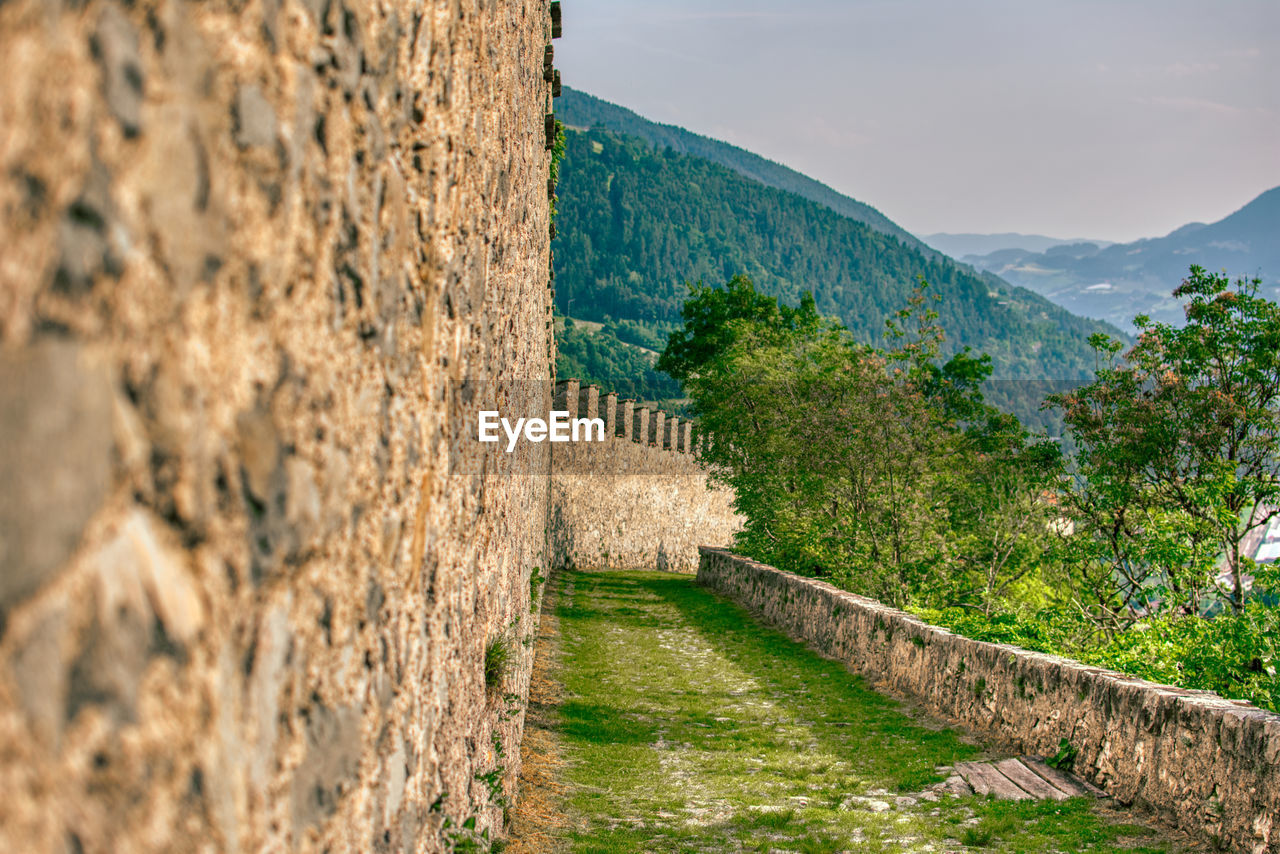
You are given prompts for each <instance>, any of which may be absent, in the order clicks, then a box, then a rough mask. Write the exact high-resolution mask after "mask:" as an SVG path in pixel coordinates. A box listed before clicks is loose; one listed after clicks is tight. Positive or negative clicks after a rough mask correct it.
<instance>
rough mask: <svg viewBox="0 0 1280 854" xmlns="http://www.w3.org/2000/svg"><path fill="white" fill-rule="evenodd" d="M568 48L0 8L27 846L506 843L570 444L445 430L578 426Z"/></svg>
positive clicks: (2, 420) (1, 591)
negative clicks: (540, 416)
mask: <svg viewBox="0 0 1280 854" xmlns="http://www.w3.org/2000/svg"><path fill="white" fill-rule="evenodd" d="M557 11H558V10H557ZM551 36H552V24H551V14H550V7H549V4H548V3H547V2H546V0H504V2H501V3H494V2H483V0H405V2H401V3H395V4H385V3H376V2H370V0H212V2H206V3H187V2H180V0H135V2H129V3H123V2H104V0H88V2H74V3H72V2H66V3H61V2H58V0H7V2H4V3H0V59H2V60H3V67H4V80H3V83H0V246H2V247H3V251H0V484H3V487H0V623H2V624H3V625H2V626H0V632H2V634H0V792H3V797H2V798H0V850H5V851H24V852H40V851H54V852H64V851H76V852H79V851H86V852H96V851H102V852H125V851H197V850H205V851H249V850H281V849H295V850H315V851H321V850H324V851H330V850H331V851H387V850H396V851H436V850H442V849H444V848H445V847H446V846H447V845H448V844H449V842H450V839H451V838H457V837H459V836H465V835H470V834H472V833H473V832H474V833H476V834H479V833H480V832H481V831H486V832H489V831H493V830H494V829H495V828H496V827H497V826H498V824H499V823H500V820H501V813H502V808H501V802H502V800H503V798H504V797H508V796H509V795H510V788H511V783H512V781H513V780H514V771H515V769H514V763H515V762H516V761H517V756H518V750H517V749H516V746H517V745H518V741H519V737H520V727H521V719H522V718H521V712H522V709H523V700H524V696H525V693H526V690H527V679H528V672H529V664H530V655H531V653H530V651H529V647H528V646H527V645H526V643H525V642H526V641H528V640H530V639H531V636H532V633H533V626H532V625H531V621H532V619H533V615H531V613H530V610H531V609H530V595H531V590H530V586H531V585H530V580H531V575H532V573H533V570H534V568H535V567H536V566H539V565H542V566H545V565H546V552H545V549H546V539H545V529H546V508H547V506H548V501H547V497H548V479H547V476H546V474H547V472H548V466H549V464H550V455H549V454H548V453H547V452H546V451H545V449H539V448H531V449H528V450H527V451H522V452H521V453H523V454H525V455H526V457H527V458H526V459H524V460H523V461H522V465H523V466H524V470H525V471H528V472H534V473H539V472H540V473H541V475H540V476H530V477H521V478H510V477H500V476H491V475H486V474H479V475H474V476H467V475H456V474H451V473H450V472H451V471H452V469H451V468H450V465H449V460H448V448H449V446H450V442H451V436H452V434H453V433H454V432H456V431H457V430H458V429H460V427H459V425H458V424H457V423H455V422H454V421H453V420H452V419H451V418H450V417H448V413H449V412H450V411H451V409H450V407H453V408H454V409H455V410H460V411H463V412H465V411H466V410H467V409H468V407H469V406H470V404H469V398H468V397H467V395H466V389H467V387H468V384H470V383H485V384H489V385H490V386H491V387H492V386H497V387H509V388H510V389H511V394H512V395H517V396H524V397H527V398H529V399H528V400H526V401H524V404H525V405H527V406H529V407H530V408H540V409H544V410H545V409H546V408H547V406H548V404H549V401H550V394H551V387H550V372H551V362H550V358H551V355H552V342H551V340H550V332H549V330H548V328H547V326H548V324H547V320H548V319H549V317H550V314H549V312H550V299H549V292H548V288H547V284H548V262H549V257H548V236H549V229H550V223H549V220H548V203H547V180H548V163H549V155H548V153H547V150H546V125H545V122H544V117H545V114H546V113H547V112H548V109H549V102H550V87H551V84H550V83H549V82H548V80H547V79H546V78H547V77H548V76H550V75H549V74H544V61H545V59H546V52H545V49H546V47H547V45H548V44H549V42H550V38H551ZM499 640H501V643H500V644H499V646H505V647H506V648H507V649H508V650H509V651H510V652H511V655H510V658H511V663H510V664H509V665H508V666H507V667H506V668H505V678H503V679H502V680H500V681H499V682H498V683H497V684H494V685H491V686H486V682H485V677H484V673H483V666H484V660H485V655H486V654H485V650H486V648H487V647H489V646H492V645H494V644H495V641H499ZM468 822H473V826H474V831H473V828H472V827H471V826H468Z"/></svg>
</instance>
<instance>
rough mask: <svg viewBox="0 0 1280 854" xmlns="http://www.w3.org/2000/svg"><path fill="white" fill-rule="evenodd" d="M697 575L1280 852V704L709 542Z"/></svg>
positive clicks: (1090, 772) (1220, 832) (840, 649)
mask: <svg viewBox="0 0 1280 854" xmlns="http://www.w3.org/2000/svg"><path fill="white" fill-rule="evenodd" d="M699 551H700V552H701V559H700V564H699V568H698V581H699V582H700V583H701V584H704V585H706V586H707V587H710V588H711V589H713V590H716V591H718V592H720V593H722V594H724V595H726V596H728V597H729V598H731V599H733V600H735V601H737V602H738V603H740V604H742V605H744V606H746V607H748V608H751V609H753V610H755V611H758V612H759V613H760V614H761V615H762V616H763V618H764V619H765V620H766V621H767V622H769V623H771V624H773V625H775V626H777V627H779V628H781V629H783V630H784V631H787V632H788V633H790V634H792V635H793V636H796V637H799V638H801V639H803V640H805V641H807V642H809V643H810V644H811V645H813V646H814V648H816V649H817V650H818V651H819V652H821V653H823V654H826V655H830V656H832V657H834V658H837V659H839V660H841V661H843V662H845V663H846V664H847V665H848V666H849V667H850V668H852V669H853V670H854V671H856V672H858V673H861V674H863V675H865V676H866V677H868V678H869V679H870V680H872V681H873V682H875V683H882V684H884V685H885V686H886V687H887V688H888V689H889V690H890V691H893V692H895V693H899V694H903V695H907V696H910V697H912V698H914V699H916V700H918V701H919V702H920V703H922V704H923V705H924V706H925V707H926V708H927V709H928V710H929V711H930V712H932V713H934V714H936V715H938V716H940V717H942V718H945V719H947V720H950V721H953V722H955V723H957V724H959V725H961V726H963V727H965V728H967V729H970V730H972V731H975V732H978V733H982V734H984V735H986V736H989V737H993V738H994V739H995V740H997V741H999V742H1002V743H1005V744H1008V745H1009V746H1010V747H1013V748H1014V749H1017V750H1019V751H1023V752H1026V753H1033V754H1039V755H1043V756H1048V755H1053V754H1054V753H1056V752H1057V751H1058V749H1059V746H1060V744H1061V741H1062V740H1063V739H1066V740H1067V742H1068V743H1069V744H1070V745H1071V746H1072V747H1073V748H1075V750H1076V751H1077V755H1076V759H1075V765H1074V768H1073V770H1074V771H1075V773H1077V774H1079V775H1080V776H1082V777H1084V778H1086V779H1088V780H1091V781H1092V782H1094V783H1096V784H1098V785H1099V786H1102V787H1103V788H1104V789H1106V790H1107V792H1109V793H1110V794H1111V795H1112V796H1113V797H1115V798H1116V799H1117V800H1118V801H1120V802H1122V803H1126V804H1128V803H1133V804H1139V805H1142V806H1145V807H1147V808H1149V809H1152V810H1153V811H1155V812H1157V813H1158V814H1160V815H1161V816H1162V817H1163V818H1164V819H1165V820H1167V821H1169V822H1171V823H1173V824H1176V825H1178V826H1180V827H1183V828H1184V829H1186V830H1189V831H1192V832H1194V833H1198V834H1206V835H1208V836H1209V837H1211V838H1213V839H1215V840H1216V841H1217V842H1218V843H1219V844H1220V845H1222V846H1225V847H1226V848H1228V849H1229V850H1238V851H1248V852H1254V854H1267V852H1272V854H1274V852H1280V715H1277V714H1273V713H1271V712H1267V711H1263V710H1262V709H1259V708H1257V707H1255V706H1252V705H1250V704H1248V703H1244V702H1241V701H1234V700H1225V699H1223V698H1221V697H1219V696H1217V695H1216V694H1212V693H1210V692H1207V691H1193V690H1188V689H1184V688H1173V687H1170V686H1167V685H1157V684H1154V683H1151V682H1145V681H1143V680H1141V679H1135V678H1132V677H1127V676H1124V675H1122V674H1119V673H1115V672H1113V671H1109V670H1103V669H1101V668H1098V667H1089V666H1087V665H1083V664H1080V663H1079V662H1075V661H1071V660H1068V659H1065V658H1060V657H1057V656H1052V655H1044V654H1041V653H1035V652H1028V651H1026V650H1023V649H1019V648H1017V647H1013V646H1008V645H1004V644H994V643H985V642H982V641H975V640H970V639H969V638H964V637H960V636H959V635H956V634H953V633H951V632H949V631H947V630H945V629H940V628H938V627H936V626H930V625H928V624H926V623H923V622H921V621H920V620H918V619H916V618H914V617H912V616H911V615H909V614H906V613H904V612H902V611H898V610H895V609H893V608H890V607H888V606H886V605H883V604H881V603H879V602H876V601H874V600H872V599H867V598H865V597H862V596H857V595H854V594H852V593H849V592H846V591H844V590H840V589H838V588H836V587H833V586H832V585H830V584H827V583H825V582H823V581H819V580H817V579H813V578H803V577H801V576H797V575H794V574H792V573H789V572H783V571H781V570H779V569H775V568H773V567H771V566H766V565H764V564H761V563H757V562H755V561H752V560H749V559H747V558H743V557H739V556H737V555H734V554H732V553H730V552H728V551H725V550H722V549H715V548H709V547H703V548H701V549H700V550H699Z"/></svg>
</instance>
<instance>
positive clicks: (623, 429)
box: [613, 398, 636, 442]
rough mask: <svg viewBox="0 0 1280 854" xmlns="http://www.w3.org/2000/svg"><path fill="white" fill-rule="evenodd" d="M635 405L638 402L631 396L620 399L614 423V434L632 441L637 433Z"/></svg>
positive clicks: (624, 439)
mask: <svg viewBox="0 0 1280 854" xmlns="http://www.w3.org/2000/svg"><path fill="white" fill-rule="evenodd" d="M635 406H636V402H635V401H634V400H631V399H630V398H627V399H626V400H620V401H618V409H617V417H616V418H615V419H614V423H613V435H615V436H618V437H620V438H621V439H622V440H623V441H626V442H630V441H631V437H632V435H634V433H635Z"/></svg>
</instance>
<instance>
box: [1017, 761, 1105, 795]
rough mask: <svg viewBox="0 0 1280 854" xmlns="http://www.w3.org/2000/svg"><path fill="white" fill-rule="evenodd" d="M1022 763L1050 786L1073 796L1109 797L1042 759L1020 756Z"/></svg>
mask: <svg viewBox="0 0 1280 854" xmlns="http://www.w3.org/2000/svg"><path fill="white" fill-rule="evenodd" d="M1022 764H1024V765H1026V766H1027V767H1028V768H1030V769H1031V770H1032V771H1034V772H1035V773H1036V776H1038V777H1041V778H1043V779H1044V780H1045V781H1046V782H1048V783H1049V784H1050V785H1051V786H1053V787H1054V788H1056V789H1061V790H1062V791H1064V792H1066V793H1067V794H1068V795H1070V796H1071V797H1073V798H1082V797H1089V796H1092V797H1095V798H1109V797H1111V796H1110V795H1108V794H1107V793H1106V792H1104V791H1102V789H1099V788H1098V787H1097V786H1095V785H1093V784H1092V783H1090V782H1088V781H1085V780H1081V779H1080V778H1079V777H1076V776H1075V775H1074V774H1068V773H1066V772H1065V771H1059V770H1058V769H1057V768H1052V767H1050V766H1048V765H1046V764H1045V763H1044V760H1043V759H1039V758H1037V757H1035V756H1024V757H1022Z"/></svg>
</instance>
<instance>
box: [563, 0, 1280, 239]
mask: <svg viewBox="0 0 1280 854" xmlns="http://www.w3.org/2000/svg"><path fill="white" fill-rule="evenodd" d="M564 31H565V35H564V38H562V39H559V40H558V41H557V42H556V64H557V66H558V67H559V68H561V70H562V74H563V79H564V82H565V83H566V84H567V85H570V86H573V87H576V88H578V89H582V90H583V91H586V92H589V93H591V94H593V95H597V96H599V97H601V98H604V99H606V100H608V101H613V102H615V103H618V104H621V105H623V106H625V107H629V108H630V109H633V110H635V111H636V112H638V113H640V114H641V115H643V116H646V117H647V118H651V119H654V120H656V121H661V122H667V123H671V124H677V125H681V126H682V127H685V128H688V129H689V130H692V131H696V132H698V133H703V134H707V135H709V136H713V137H716V138H719V139H723V140H726V141H728V142H732V143H734V144H735V145H740V146H742V147H744V148H747V149H750V150H752V151H755V152H757V153H759V154H762V155H764V156H765V157H769V158H771V159H773V160H777V161H780V162H782V163H785V164H787V165H788V166H791V167H793V168H795V169H798V170H800V171H801V172H805V173H807V174H809V175H812V176H813V177H815V178H817V179H819V180H821V181H824V182H826V183H828V184H830V185H831V186H833V187H835V188H836V189H837V190H840V191H841V192H844V193H846V194H848V195H850V196H853V197H854V198H856V199H858V200H860V201H864V202H867V203H869V204H871V205H874V206H876V207H877V208H879V209H880V210H881V211H882V212H883V213H885V214H886V215H887V216H889V217H890V218H891V219H893V220H895V221H896V222H898V223H899V224H900V225H902V226H903V227H904V228H906V229H908V230H909V231H912V232H914V233H916V234H928V233H932V232H937V231H952V232H959V231H973V232H997V231H1022V232H1031V233H1041V234H1049V235H1052V236H1055V237H1093V238H1099V239H1105V240H1116V241H1122V240H1123V241H1127V240H1132V239H1135V238H1138V237H1150V236H1158V235H1163V234H1165V233H1167V232H1169V231H1171V230H1172V229H1174V228H1177V227H1178V226H1180V225H1183V224H1185V223H1187V222H1192V221H1197V220H1199V221H1205V222H1208V221H1212V220H1215V219H1219V218H1221V217H1223V216H1225V215H1227V214H1229V213H1231V212H1232V211H1233V210H1236V209H1237V208H1239V207H1241V206H1242V205H1244V204H1245V203H1247V202H1249V201H1250V200H1251V199H1253V198H1254V197H1255V196H1257V195H1258V194H1259V193H1261V192H1263V191H1264V190H1267V189H1270V188H1271V187H1274V186H1276V185H1280V2H1278V0H1197V2H1182V1H1181V0H1097V1H1096V2H1085V1H1084V0H1081V2H1074V1H1073V2H1065V0H1064V1H1063V2H1043V0H983V1H982V2H966V1H965V0H787V2H778V0H774V2H768V3H765V2H751V1H750V0H747V2H743V0H645V1H644V2H638V0H569V1H568V2H565V3H564Z"/></svg>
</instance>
